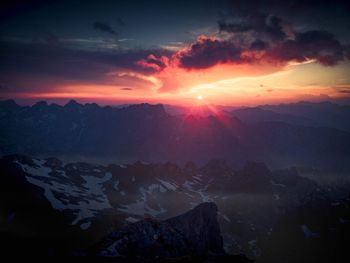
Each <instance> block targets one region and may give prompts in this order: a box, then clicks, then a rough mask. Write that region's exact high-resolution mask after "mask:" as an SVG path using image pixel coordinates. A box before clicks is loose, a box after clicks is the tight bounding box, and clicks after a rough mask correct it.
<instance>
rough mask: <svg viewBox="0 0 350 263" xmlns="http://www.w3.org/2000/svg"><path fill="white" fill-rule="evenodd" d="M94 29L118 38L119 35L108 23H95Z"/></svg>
mask: <svg viewBox="0 0 350 263" xmlns="http://www.w3.org/2000/svg"><path fill="white" fill-rule="evenodd" d="M93 27H94V29H95V30H97V31H101V32H105V33H109V34H112V35H115V36H117V35H118V33H117V31H115V30H114V29H113V28H112V27H111V26H110V25H109V24H108V23H106V22H100V21H98V22H95V23H93Z"/></svg>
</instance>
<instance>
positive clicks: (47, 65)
mask: <svg viewBox="0 0 350 263" xmlns="http://www.w3.org/2000/svg"><path fill="white" fill-rule="evenodd" d="M150 53H151V54H154V55H155V56H157V57H162V56H170V55H171V53H170V52H169V51H167V50H150V49H146V50H142V49H139V50H128V51H119V52H117V51H114V52H110V51H103V50H99V51H86V50H76V49H70V48H65V47H64V45H58V46H49V45H47V44H46V43H27V42H25V43H22V42H13V41H12V42H9V41H4V40H3V41H1V40H0V61H1V63H0V83H7V85H8V86H11V87H16V88H18V90H22V91H23V90H30V89H36V87H33V85H29V84H28V83H27V85H26V84H23V82H21V81H22V80H23V79H28V78H30V79H33V80H34V79H35V80H37V81H39V82H44V81H45V80H50V82H53V83H60V82H64V81H70V82H78V83H79V82H91V83H101V84H103V83H106V81H112V82H110V83H108V84H115V83H113V81H117V82H118V81H119V82H121V81H122V79H123V77H119V76H115V77H110V78H108V76H107V75H106V74H108V73H110V72H116V71H123V72H129V71H130V72H136V73H140V74H142V75H150V74H153V73H155V72H156V70H155V69H153V68H145V67H142V66H140V65H137V64H136V63H135V62H136V61H139V60H141V59H143V58H145V57H147V56H148V54H150ZM106 76H107V77H106ZM20 82H21V83H20ZM46 88H47V89H50V87H46Z"/></svg>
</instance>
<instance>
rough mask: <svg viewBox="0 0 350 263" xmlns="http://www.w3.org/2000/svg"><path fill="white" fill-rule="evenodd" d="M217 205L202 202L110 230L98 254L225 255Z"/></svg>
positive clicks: (115, 255)
mask: <svg viewBox="0 0 350 263" xmlns="http://www.w3.org/2000/svg"><path fill="white" fill-rule="evenodd" d="M216 216H217V206H216V204H214V203H202V204H200V205H198V206H197V207H195V208H194V209H192V210H190V211H189V212H187V213H184V214H182V215H179V216H177V217H174V218H170V219H168V220H165V221H154V220H150V219H146V220H142V221H139V222H136V223H134V224H131V225H129V226H127V227H125V228H123V229H121V230H118V231H116V232H113V233H111V234H110V235H109V236H108V237H107V238H106V239H105V240H104V241H103V242H102V243H101V244H100V246H99V248H98V250H97V251H98V252H97V254H99V255H103V256H113V257H126V258H144V259H156V258H175V257H176V258H178V257H184V256H207V255H211V256H213V255H218V256H220V255H221V256H222V255H225V251H224V249H223V241H222V236H221V234H220V227H219V224H218V222H217V220H216Z"/></svg>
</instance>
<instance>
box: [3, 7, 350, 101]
mask: <svg viewBox="0 0 350 263" xmlns="http://www.w3.org/2000/svg"><path fill="white" fill-rule="evenodd" d="M349 13H350V2H349V1H337V0H334V1H320V0H318V1H317V0H313V1H310V0H307V1H305V0H304V1H301V0H286V1H276V0H262V1H249V0H243V1H234V0H215V1H214V0H202V1H183V0H176V1H175V0H172V1H152V0H149V1H135V0H129V1H40V0H37V1H19V0H15V1H8V0H6V1H2V3H1V6H0V99H9V98H12V99H15V100H17V101H20V102H22V103H33V102H35V101H39V100H48V101H52V102H64V101H67V100H69V99H76V100H78V101H83V102H97V103H100V104H126V103H140V102H149V103H169V104H179V105H191V104H194V103H199V102H200V103H206V104H217V105H233V106H237V105H258V104H275V103H287V102H293V101H299V100H309V101H324V100H330V101H337V102H342V103H347V102H348V101H350V74H349V73H350V34H349V33H350V32H349V31H350V27H349V25H350V16H349V15H348V14H349Z"/></svg>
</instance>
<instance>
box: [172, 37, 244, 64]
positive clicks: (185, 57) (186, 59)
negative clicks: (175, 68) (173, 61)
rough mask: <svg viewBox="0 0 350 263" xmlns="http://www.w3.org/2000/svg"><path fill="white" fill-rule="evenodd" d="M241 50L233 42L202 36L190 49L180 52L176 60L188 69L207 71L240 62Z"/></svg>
mask: <svg viewBox="0 0 350 263" xmlns="http://www.w3.org/2000/svg"><path fill="white" fill-rule="evenodd" d="M240 54H241V49H240V48H238V47H236V46H235V45H234V44H233V43H232V42H230V41H226V40H219V39H216V38H213V37H206V36H200V37H198V39H197V41H196V42H195V43H193V44H192V45H191V46H190V47H189V48H187V49H185V50H181V51H179V52H178V53H177V54H176V55H175V58H177V59H178V61H179V66H180V67H182V68H187V69H205V68H209V67H212V66H214V65H216V64H219V63H232V62H235V61H237V62H238V61H239V59H240Z"/></svg>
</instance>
